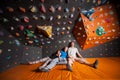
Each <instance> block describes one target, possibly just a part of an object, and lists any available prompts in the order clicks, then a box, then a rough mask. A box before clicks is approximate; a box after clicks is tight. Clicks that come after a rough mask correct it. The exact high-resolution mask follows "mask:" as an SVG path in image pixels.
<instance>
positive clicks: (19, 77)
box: [0, 57, 120, 80]
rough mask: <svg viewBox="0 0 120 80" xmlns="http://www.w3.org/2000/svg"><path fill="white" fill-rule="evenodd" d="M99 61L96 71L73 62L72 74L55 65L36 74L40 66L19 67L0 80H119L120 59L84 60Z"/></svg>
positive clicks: (1, 74) (0, 77) (64, 68)
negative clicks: (47, 70)
mask: <svg viewBox="0 0 120 80" xmlns="http://www.w3.org/2000/svg"><path fill="white" fill-rule="evenodd" d="M86 59H87V60H88V61H90V62H91V63H93V62H94V61H95V60H96V59H98V60H99V66H98V69H94V68H92V67H89V66H87V65H84V64H79V63H78V62H75V63H74V64H73V72H70V71H68V70H67V69H66V65H57V66H55V67H54V68H53V69H52V70H51V71H49V72H37V71H36V69H37V68H38V67H39V66H40V65H41V64H42V63H38V64H33V65H19V66H16V67H14V68H11V69H9V70H7V71H5V72H2V73H0V80H120V57H107V58H86Z"/></svg>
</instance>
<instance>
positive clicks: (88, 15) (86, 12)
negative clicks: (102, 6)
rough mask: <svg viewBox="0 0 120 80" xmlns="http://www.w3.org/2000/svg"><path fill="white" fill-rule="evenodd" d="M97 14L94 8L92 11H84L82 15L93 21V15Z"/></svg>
mask: <svg viewBox="0 0 120 80" xmlns="http://www.w3.org/2000/svg"><path fill="white" fill-rule="evenodd" d="M94 12H95V10H94V8H92V9H90V10H82V11H81V13H83V14H84V15H85V16H86V17H87V18H88V19H89V20H91V19H90V18H91V16H92V14H93V13H94Z"/></svg>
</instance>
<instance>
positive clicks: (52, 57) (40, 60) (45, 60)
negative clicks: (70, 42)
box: [28, 50, 60, 70]
mask: <svg viewBox="0 0 120 80" xmlns="http://www.w3.org/2000/svg"><path fill="white" fill-rule="evenodd" d="M59 52H60V51H59V50H57V51H56V52H55V53H54V54H52V55H51V56H50V57H48V56H47V57H44V58H41V59H39V60H37V61H29V62H28V64H36V63H39V62H44V64H42V66H40V67H39V68H38V69H39V70H41V69H42V68H44V67H45V66H47V65H48V63H50V62H51V61H52V59H54V58H57V57H58V54H59ZM59 64H60V63H59Z"/></svg>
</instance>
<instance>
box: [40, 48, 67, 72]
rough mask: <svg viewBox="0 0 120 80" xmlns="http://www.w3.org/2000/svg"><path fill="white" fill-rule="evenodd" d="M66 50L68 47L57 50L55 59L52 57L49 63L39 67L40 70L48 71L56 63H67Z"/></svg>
mask: <svg viewBox="0 0 120 80" xmlns="http://www.w3.org/2000/svg"><path fill="white" fill-rule="evenodd" d="M67 50H68V47H65V48H64V50H61V51H59V50H58V54H57V55H58V57H57V58H55V59H52V61H51V62H50V64H48V65H47V66H46V67H44V68H42V69H40V71H44V72H48V71H49V70H51V69H52V68H53V67H55V65H56V64H67V59H66V58H67Z"/></svg>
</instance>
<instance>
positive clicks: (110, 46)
mask: <svg viewBox="0 0 120 80" xmlns="http://www.w3.org/2000/svg"><path fill="white" fill-rule="evenodd" d="M114 2H115V1H114V0H0V28H2V29H0V71H4V70H6V69H9V68H10V67H14V66H15V65H18V64H20V63H21V62H22V63H26V62H28V61H34V60H38V59H40V58H41V57H46V56H51V54H52V53H54V52H56V50H57V49H62V48H63V47H64V46H68V44H69V42H71V41H75V45H76V47H77V48H78V49H79V51H80V53H81V55H82V56H83V57H108V56H120V43H119V42H120V39H116V40H114V41H112V42H107V43H105V44H102V45H99V46H96V47H93V48H90V49H87V50H82V49H81V48H80V47H79V44H78V43H77V41H76V39H75V37H74V36H73V33H72V31H73V28H74V26H75V22H76V20H77V18H78V15H79V13H84V11H86V10H90V9H91V8H94V7H97V6H100V5H103V4H109V3H114ZM116 3H117V4H116V5H115V6H116V8H117V11H118V12H119V8H120V7H119V4H118V2H117V0H116ZM92 12H94V10H92ZM90 20H92V19H91V18H90Z"/></svg>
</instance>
